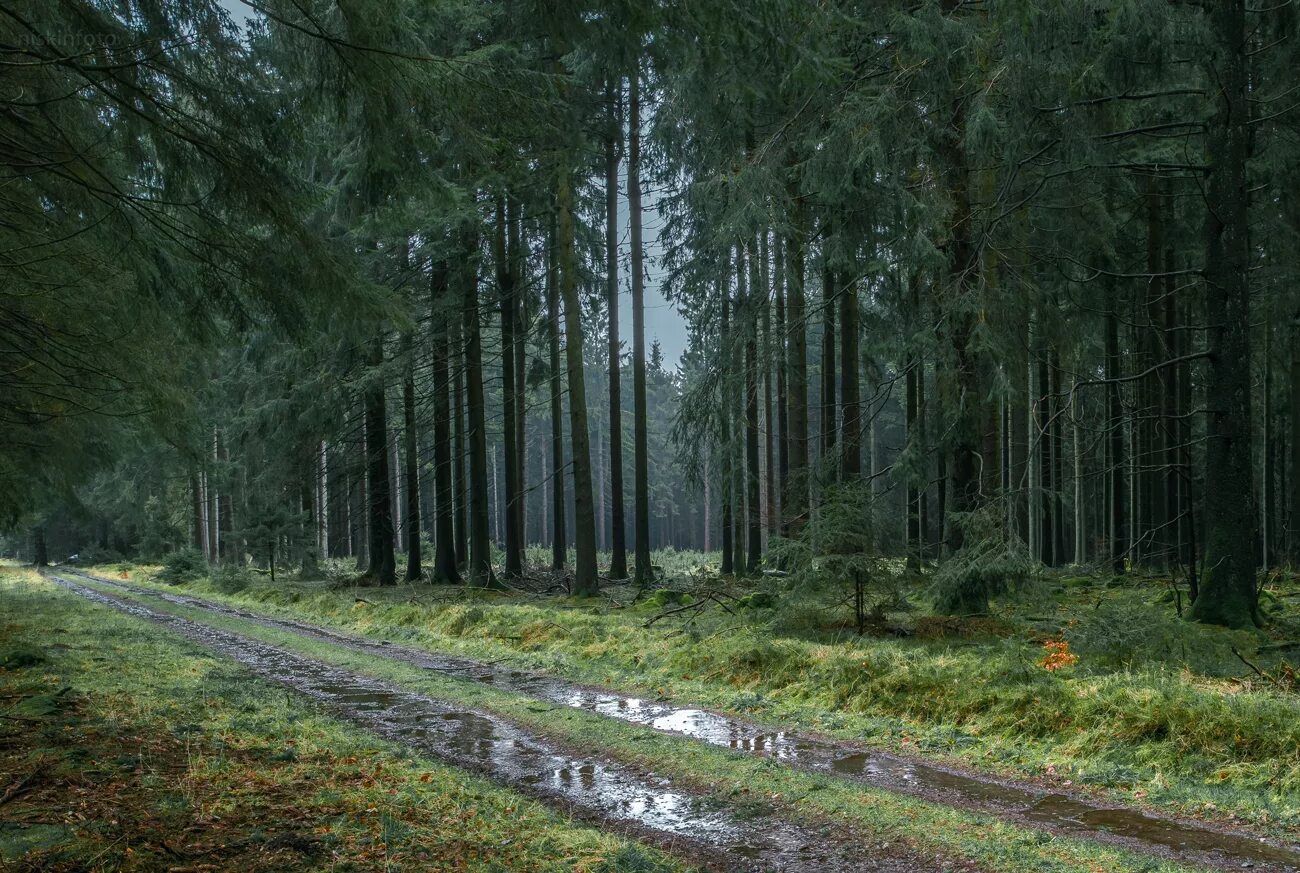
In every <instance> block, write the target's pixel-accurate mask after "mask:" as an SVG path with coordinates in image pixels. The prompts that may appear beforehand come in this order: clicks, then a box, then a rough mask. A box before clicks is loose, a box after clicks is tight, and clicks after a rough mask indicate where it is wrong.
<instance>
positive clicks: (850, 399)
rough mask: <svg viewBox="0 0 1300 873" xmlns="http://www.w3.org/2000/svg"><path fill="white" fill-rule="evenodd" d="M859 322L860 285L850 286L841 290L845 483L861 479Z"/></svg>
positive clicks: (842, 443)
mask: <svg viewBox="0 0 1300 873" xmlns="http://www.w3.org/2000/svg"><path fill="white" fill-rule="evenodd" d="M858 320H859V314H858V292H857V283H856V282H850V283H847V284H846V285H845V286H844V287H843V288H841V289H840V404H841V406H842V407H843V415H842V416H841V420H840V428H841V430H842V432H843V434H844V436H843V439H842V441H841V446H842V448H841V450H840V455H841V461H840V469H841V471H842V474H843V477H844V481H845V482H857V481H858V480H859V479H861V478H862V408H861V404H862V396H861V395H862V389H861V384H860V379H861V376H860V373H861V366H862V362H861V361H860V360H859V358H860V353H859V349H858Z"/></svg>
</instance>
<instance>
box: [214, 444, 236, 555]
mask: <svg viewBox="0 0 1300 873" xmlns="http://www.w3.org/2000/svg"><path fill="white" fill-rule="evenodd" d="M216 434H217V437H216V439H217V457H218V459H219V460H220V463H221V469H222V472H223V475H224V476H225V477H226V487H225V488H224V489H223V490H222V492H221V494H220V495H219V496H218V498H217V513H218V515H217V543H218V549H217V558H218V559H219V560H220V561H222V562H230V561H234V560H238V559H239V554H238V552H237V550H236V549H235V536H234V534H235V500H234V494H233V489H234V477H233V476H231V474H230V469H231V467H230V447H229V446H227V445H226V443H225V440H223V439H222V438H221V432H220V431H216Z"/></svg>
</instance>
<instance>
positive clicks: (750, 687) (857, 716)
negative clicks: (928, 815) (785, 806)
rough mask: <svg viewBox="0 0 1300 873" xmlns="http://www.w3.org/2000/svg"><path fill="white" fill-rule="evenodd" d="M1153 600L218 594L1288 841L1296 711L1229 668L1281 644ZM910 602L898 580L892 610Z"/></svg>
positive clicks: (1295, 793)
mask: <svg viewBox="0 0 1300 873" xmlns="http://www.w3.org/2000/svg"><path fill="white" fill-rule="evenodd" d="M147 575H148V574H147V573H137V574H136V578H137V579H147ZM1289 584H1291V585H1293V586H1294V583H1293V582H1292V583H1289ZM193 585H194V587H195V589H196V590H199V591H202V592H205V593H208V594H213V593H215V592H214V589H213V588H212V585H211V583H207V582H204V581H199V582H196V583H193ZM774 587H777V586H775V585H774V584H773V583H770V582H765V583H762V587H761V588H757V589H750V592H749V593H753V591H767V590H770V589H772V588H774ZM733 590H736V593H738V594H744V593H745V589H733ZM1166 590H1167V586H1165V585H1164V584H1163V583H1161V582H1159V581H1158V580H1151V581H1144V580H1140V579H1134V580H1126V581H1124V582H1123V583H1122V584H1119V585H1112V584H1109V583H1107V582H1106V581H1105V580H1099V579H1094V578H1090V577H1059V578H1052V579H1049V580H1046V582H1045V583H1044V584H1043V585H1041V586H1037V589H1036V591H1035V592H1034V593H1033V594H1032V596H1029V597H1027V598H1026V599H1025V601H1024V602H1016V601H1009V602H996V603H995V604H994V609H993V611H994V615H993V616H991V617H980V618H938V617H935V618H924V617H920V616H919V615H918V614H917V612H916V611H895V612H890V613H889V614H888V615H886V616H885V617H884V618H883V619H882V621H881V622H880V623H879V624H878V625H877V626H875V627H874V628H873V632H875V633H878V634H880V636H870V635H868V636H865V637H862V638H858V637H856V636H855V635H854V634H853V633H852V632H851V631H850V629H849V625H850V622H849V621H848V620H847V613H846V611H845V607H844V605H843V604H842V603H828V602H824V601H823V598H824V593H819V592H812V593H807V592H800V591H798V590H792V589H791V588H789V587H786V588H784V589H780V590H776V592H775V596H774V597H773V599H772V602H774V603H775V605H776V606H777V608H776V609H735V610H732V611H733V613H734V614H727V613H726V612H724V611H722V610H721V609H719V608H711V609H708V610H704V611H701V612H698V613H695V612H692V613H690V615H691V616H692V618H691V619H690V620H689V621H690V623H689V624H688V623H686V621H684V620H678V619H675V618H673V617H670V618H667V619H665V620H663V621H661V622H658V623H656V624H654V625H653V626H651V627H648V628H647V627H645V626H644V625H645V623H646V621H647V620H648V618H649V617H651V616H653V615H655V614H657V613H658V612H659V611H661V608H662V606H663V602H662V601H663V599H662V598H660V599H659V600H657V601H655V602H654V603H650V604H637V605H634V606H626V607H623V608H618V607H616V606H615V605H614V604H613V603H611V602H609V601H600V602H595V603H593V602H576V601H570V600H568V599H567V598H556V597H552V598H538V597H521V596H511V595H501V594H486V593H481V592H474V591H468V590H464V589H460V590H457V589H445V588H444V589H438V588H432V587H429V586H402V587H398V588H395V589H391V590H387V591H377V590H375V589H368V590H367V591H366V593H365V598H366V601H368V602H358V601H356V600H355V599H354V597H353V596H350V592H349V591H347V590H343V591H339V590H331V589H328V588H326V587H325V586H322V585H319V584H315V585H313V584H304V583H300V584H281V585H278V586H275V587H272V586H269V585H267V584H265V583H260V582H259V583H258V584H256V585H254V586H253V587H251V588H249V589H248V590H246V591H243V592H240V593H238V594H236V595H234V596H233V597H228V599H231V600H234V601H236V602H240V603H244V604H247V605H255V606H260V607H262V608H271V609H272V610H273V611H282V612H284V613H286V614H293V615H297V616H300V617H306V618H309V619H313V620H317V621H323V622H326V623H329V624H333V625H336V626H339V627H343V628H348V629H351V630H354V631H359V632H362V633H366V634H369V635H372V636H376V637H382V638H387V639H392V640H395V641H402V642H405V643H408V644H412V645H417V646H424V647H426V648H429V649H434V650H441V651H449V652H456V653H460V654H464V655H469V656H473V657H480V658H503V659H508V660H511V661H513V662H514V663H517V664H519V665H520V666H525V667H531V668H536V669H545V670H549V671H551V672H554V673H557V674H560V675H565V676H568V677H570V678H573V679H576V680H580V681H587V682H596V683H603V684H608V685H611V686H617V687H620V688H622V689H625V690H629V691H638V692H640V693H648V694H652V695H662V696H665V697H672V698H674V699H677V700H679V701H682V702H689V703H693V704H696V705H704V706H710V707H714V708H719V709H724V710H728V711H733V712H737V713H740V714H744V715H748V716H749V717H752V718H757V719H760V720H768V721H779V722H782V723H785V724H789V725H791V726H794V727H801V728H804V729H813V730H820V731H823V732H826V733H830V734H833V735H837V736H841V737H846V738H852V739H858V740H865V741H868V742H871V743H873V744H877V745H882V746H886V747H892V748H896V749H901V750H904V751H913V752H918V753H924V754H926V755H930V756H934V755H938V756H942V757H951V758H953V759H957V760H960V761H963V762H965V763H967V764H971V765H975V766H978V767H981V768H985V769H989V770H992V771H996V772H1001V773H1007V774H1018V775H1028V776H1031V777H1035V778H1041V779H1044V780H1047V781H1051V782H1056V783H1059V784H1066V785H1072V786H1075V787H1078V786H1088V787H1092V788H1096V789H1100V790H1105V791H1108V792H1110V793H1112V794H1114V795H1115V796H1117V797H1119V798H1121V799H1124V800H1126V801H1129V802H1143V803H1148V804H1155V805H1166V806H1174V807H1176V808H1178V809H1180V810H1181V811H1184V812H1188V813H1192V814H1197V815H1203V816H1208V817H1221V816H1223V815H1226V814H1230V815H1233V816H1237V817H1240V818H1243V819H1245V820H1248V821H1251V822H1254V823H1255V824H1258V825H1261V826H1263V827H1265V828H1266V829H1267V830H1270V831H1273V832H1278V833H1284V834H1290V835H1294V834H1295V832H1296V829H1297V827H1298V826H1300V698H1297V696H1296V695H1295V694H1293V693H1290V692H1288V691H1287V690H1286V689H1285V688H1282V687H1279V686H1277V685H1275V684H1273V683H1271V682H1268V681H1265V680H1264V679H1263V678H1261V677H1259V676H1256V675H1254V674H1253V673H1252V672H1251V671H1250V670H1249V669H1248V668H1247V667H1246V665H1245V664H1243V661H1242V660H1241V658H1242V657H1245V658H1247V659H1249V660H1250V662H1251V663H1252V664H1256V665H1258V666H1259V667H1260V668H1261V669H1262V670H1263V671H1264V672H1265V673H1266V674H1270V671H1272V670H1273V669H1274V668H1277V667H1278V665H1279V664H1281V663H1282V662H1283V661H1284V659H1285V658H1286V657H1287V655H1288V650H1287V649H1286V647H1285V645H1281V646H1279V645H1278V641H1277V640H1270V639H1269V638H1268V637H1265V636H1263V635H1260V634H1258V633H1256V632H1246V631H1228V630H1223V629H1219V628H1212V627H1206V626H1201V625H1194V624H1189V623H1187V622H1184V621H1182V620H1180V619H1179V618H1178V617H1177V616H1176V614H1175V612H1174V605H1173V604H1172V603H1169V602H1166V599H1165V597H1164V592H1165V591H1166ZM1292 593H1294V592H1293V591H1292V590H1291V589H1289V588H1287V587H1286V585H1285V584H1284V583H1282V582H1277V583H1275V585H1274V590H1273V592H1272V596H1273V599H1274V600H1277V601H1279V602H1284V603H1287V604H1294V603H1295V601H1296V598H1294V597H1291V596H1290V594H1292ZM745 596H748V595H745ZM925 597H927V588H926V586H925V583H916V584H915V585H914V586H913V587H912V588H911V589H910V590H908V591H906V592H903V595H902V596H901V597H900V600H901V601H902V602H903V603H908V602H911V603H914V604H919V605H922V606H923V605H924V598H925ZM769 605H771V603H769ZM1292 608H1293V609H1294V607H1292ZM1280 618H1281V619H1285V616H1281V617H1280ZM1279 626H1280V627H1283V628H1285V627H1287V626H1288V625H1286V624H1285V621H1284V620H1283V621H1280V622H1279ZM1284 642H1285V641H1283V643H1284ZM1048 644H1050V645H1048ZM1234 650H1235V653H1234ZM1053 652H1055V653H1058V654H1066V655H1068V656H1069V657H1064V658H1060V657H1058V658H1055V659H1052V658H1051V655H1052V653H1053Z"/></svg>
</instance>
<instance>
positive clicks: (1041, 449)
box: [1037, 348, 1057, 567]
mask: <svg viewBox="0 0 1300 873" xmlns="http://www.w3.org/2000/svg"><path fill="white" fill-rule="evenodd" d="M1050 386H1051V374H1050V373H1049V372H1048V351H1047V349H1046V348H1040V349H1038V398H1037V400H1038V434H1037V436H1038V495H1039V496H1038V512H1039V516H1038V517H1039V534H1038V544H1039V548H1040V549H1041V553H1040V556H1039V557H1040V559H1041V560H1042V562H1043V563H1044V564H1046V565H1047V566H1049V567H1055V566H1056V563H1057V560H1056V552H1055V545H1056V532H1055V528H1056V525H1055V521H1056V519H1055V518H1054V515H1055V513H1054V511H1053V510H1054V508H1055V504H1054V501H1053V499H1052V498H1053V495H1054V493H1055V490H1056V483H1055V482H1053V481H1052V472H1053V464H1052V450H1053V449H1054V448H1055V447H1054V446H1053V445H1052V407H1051V387H1050Z"/></svg>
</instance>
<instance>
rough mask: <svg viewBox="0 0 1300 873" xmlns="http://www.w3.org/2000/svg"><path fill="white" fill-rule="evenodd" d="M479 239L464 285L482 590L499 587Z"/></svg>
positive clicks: (475, 536) (476, 562)
mask: <svg viewBox="0 0 1300 873" xmlns="http://www.w3.org/2000/svg"><path fill="white" fill-rule="evenodd" d="M478 248H479V246H478V237H477V234H474V233H472V232H470V233H466V240H465V247H464V255H465V261H466V263H465V264H463V265H462V266H461V271H460V272H461V276H460V281H461V283H462V293H463V295H464V304H463V309H462V315H463V318H464V329H465V330H464V332H465V405H466V409H467V412H468V413H469V416H468V434H467V435H468V437H469V578H470V581H471V582H472V583H473V584H475V585H479V586H482V587H485V588H486V587H495V586H496V584H497V581H496V577H495V575H494V574H493V573H492V542H491V534H490V531H489V528H490V520H491V515H490V513H491V507H490V505H489V503H488V470H487V409H486V403H485V399H484V396H483V339H482V331H481V330H480V328H479V301H478Z"/></svg>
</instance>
